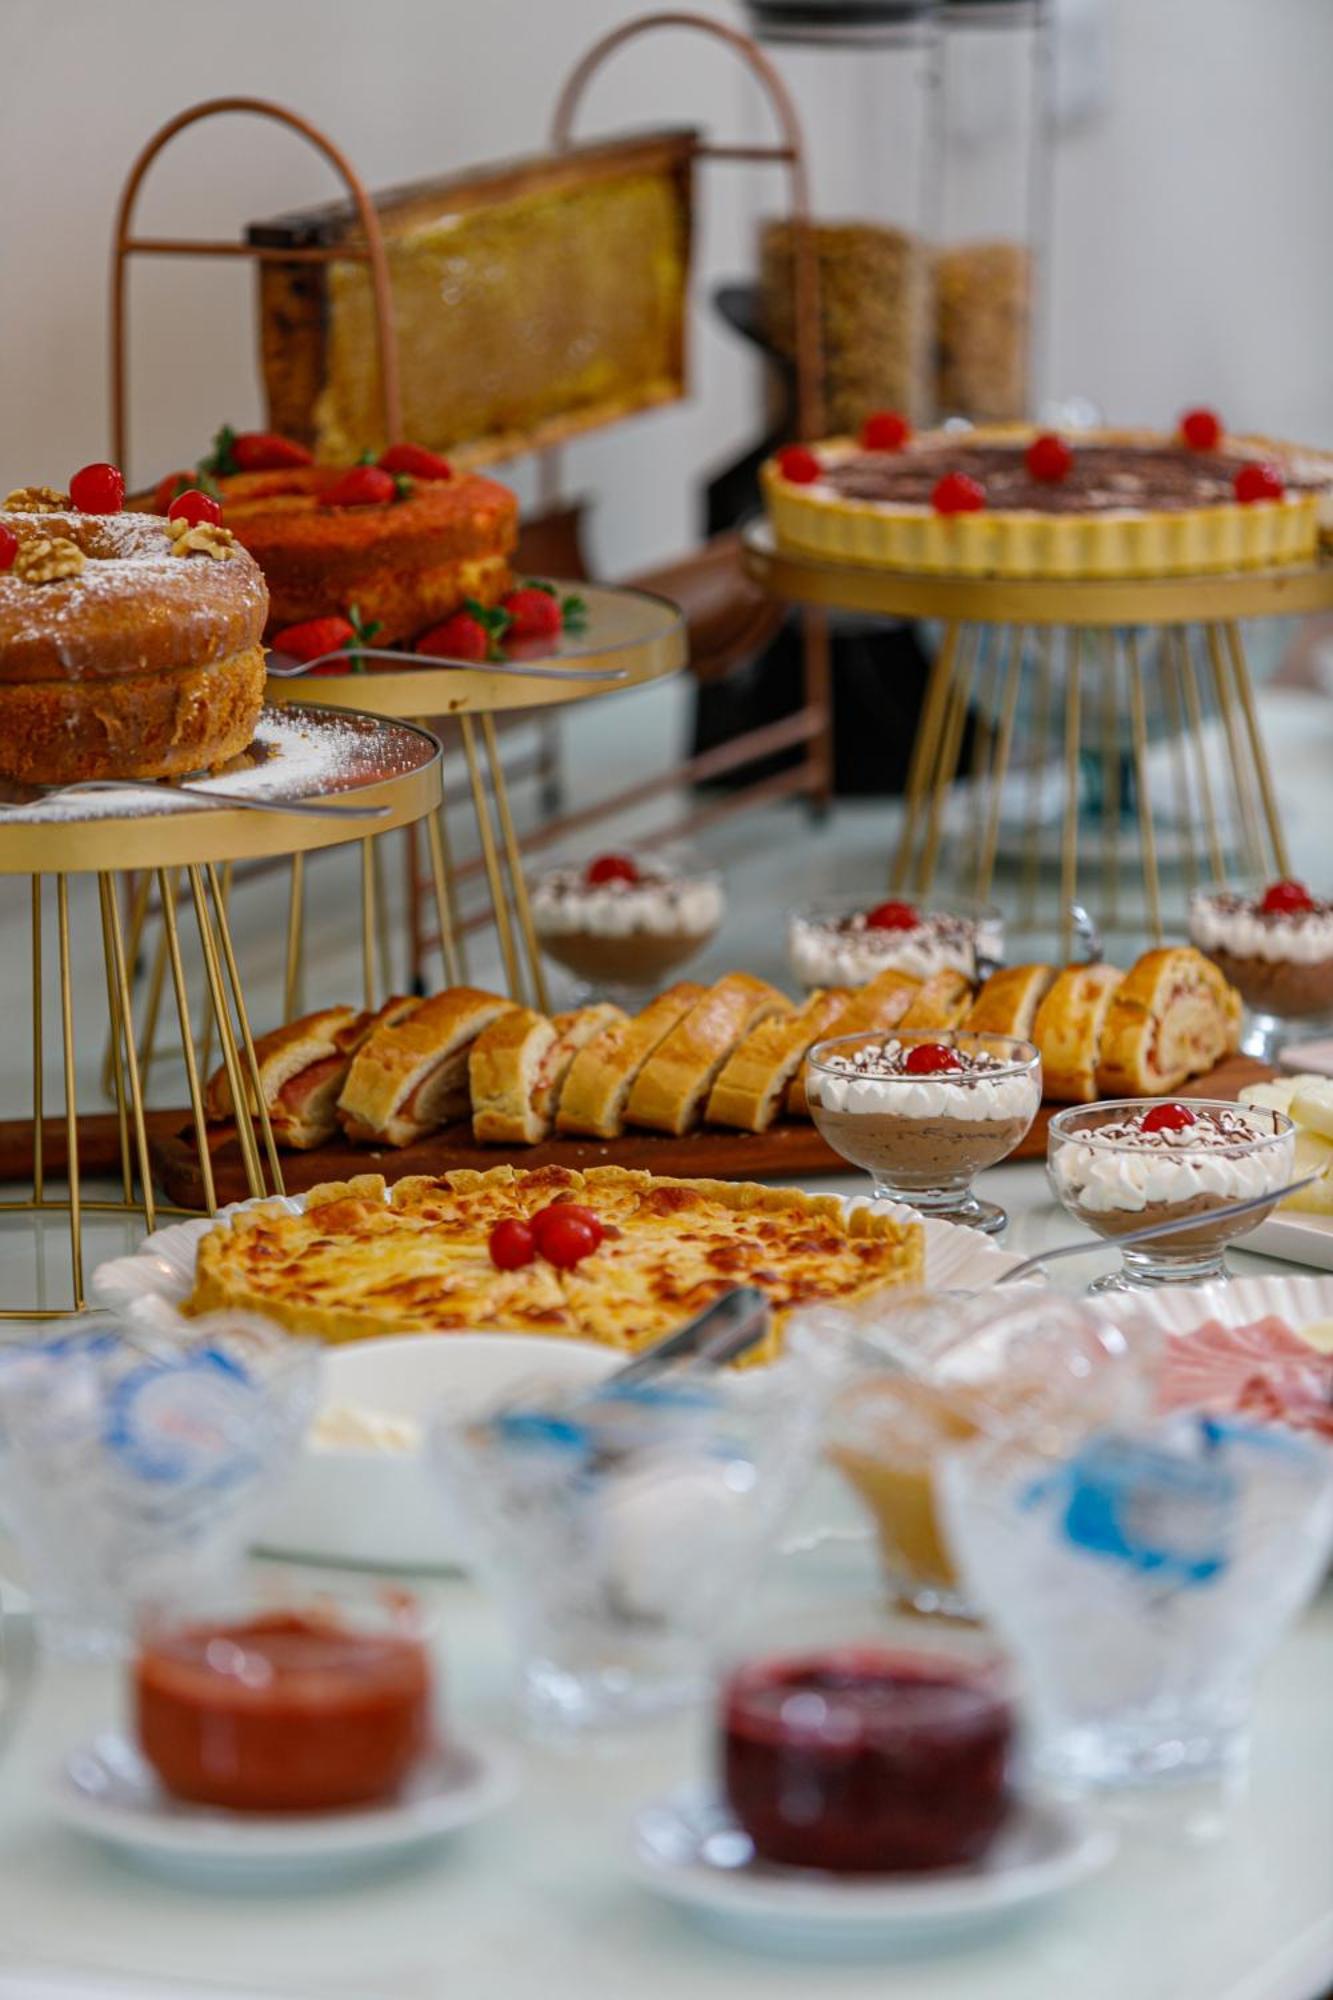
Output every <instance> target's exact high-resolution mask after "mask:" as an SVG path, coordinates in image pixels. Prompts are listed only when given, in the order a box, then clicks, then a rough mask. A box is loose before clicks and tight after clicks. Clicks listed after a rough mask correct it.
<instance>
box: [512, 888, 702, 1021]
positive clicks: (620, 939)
mask: <svg viewBox="0 0 1333 2000" xmlns="http://www.w3.org/2000/svg"><path fill="white" fill-rule="evenodd" d="M615 858H616V861H617V862H628V863H629V864H630V866H631V867H632V868H633V869H634V871H635V872H634V878H633V879H632V880H626V879H618V878H613V879H610V880H590V879H589V871H588V870H587V869H586V868H579V867H561V868H552V869H548V870H547V871H546V872H545V873H544V874H542V875H539V876H537V877H536V878H535V879H534V881H533V882H532V884H531V889H530V899H531V913H532V924H533V930H534V933H535V935H536V938H537V941H538V943H539V944H540V946H541V948H542V950H543V951H544V952H545V954H546V956H547V957H548V958H550V959H553V960H554V961H555V963H556V964H557V965H561V966H563V967H564V968H565V970H566V971H567V972H571V973H573V975H574V977H575V978H576V979H578V980H580V981H581V982H582V983H583V997H584V998H586V999H592V998H594V997H596V998H603V999H612V1000H623V1001H626V1002H628V1003H630V1004H633V1003H635V1002H636V1001H637V1000H638V999H640V998H641V997H642V996H643V995H644V994H645V993H655V992H657V991H658V990H659V989H660V988H661V987H663V986H665V985H666V984H667V983H668V981H669V980H671V979H672V978H674V977H675V975H676V974H677V973H678V972H679V971H680V970H681V969H682V967H684V966H685V965H687V964H688V963H689V961H690V960H691V959H692V958H695V957H696V956H697V955H698V954H699V952H701V951H703V950H704V948H705V947H706V946H707V945H709V944H711V942H712V940H713V939H714V937H715V936H716V935H717V931H718V927H719V925H720V924H721V921H722V917H723V913H724V911H725V908H726V899H725V896H724V893H723V888H722V880H721V877H720V876H719V875H718V874H717V873H716V871H714V870H713V869H709V868H704V867H701V866H698V865H696V864H694V863H693V861H692V860H689V861H686V860H682V862H681V864H680V865H679V866H673V865H672V864H671V862H670V861H669V860H664V859H663V858H662V857H660V856H656V855H651V854H645V853H642V852H640V851H637V850H628V851H622V852H621V853H619V854H618V855H617V856H616V857H615Z"/></svg>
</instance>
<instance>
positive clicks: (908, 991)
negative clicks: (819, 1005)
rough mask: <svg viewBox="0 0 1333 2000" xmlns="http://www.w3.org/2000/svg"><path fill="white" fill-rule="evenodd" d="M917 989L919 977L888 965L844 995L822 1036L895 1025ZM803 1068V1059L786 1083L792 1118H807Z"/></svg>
mask: <svg viewBox="0 0 1333 2000" xmlns="http://www.w3.org/2000/svg"><path fill="white" fill-rule="evenodd" d="M920 991H921V981H920V980H919V979H915V978H913V976H912V974H911V973H910V972H899V971H898V970H897V969H896V968H895V967H893V966H889V967H888V968H887V969H886V970H885V971H884V972H880V973H877V974H876V976H875V978H873V979H872V980H870V981H869V982H868V984H867V985H865V986H859V987H858V988H857V989H856V991H855V992H854V993H850V994H849V995H848V996H847V998H846V1000H844V1002H843V1004H842V1006H841V1007H840V1008H839V1009H838V1011H837V1013H836V1014H835V1015H834V1016H833V1019H832V1020H831V1021H830V1022H829V1023H828V1025H827V1026H826V1027H825V1029H824V1033H823V1035H822V1036H821V1040H823V1041H832V1040H834V1039H835V1037H837V1036H838V1035H860V1034H868V1033H869V1032H870V1031H871V1030H872V1029H873V1028H896V1027H897V1026H898V1025H899V1023H900V1022H901V1020H902V1018H903V1015H904V1014H905V1013H906V1012H907V1010H908V1008H909V1007H910V1006H911V1004H912V1002H913V1001H914V1000H915V998H916V996H917V994H918V993H919V992H920ZM806 1068H807V1065H806V1064H805V1063H804V1062H803V1063H802V1064H801V1066H800V1068H799V1069H798V1070H797V1072H796V1074H795V1076H794V1077H793V1078H792V1080H791V1082H790V1083H789V1084H788V1086H787V1112H788V1115H789V1116H790V1117H792V1118H808V1117H809V1115H810V1107H809V1105H808V1104H807V1102H806V1096H805V1078H806Z"/></svg>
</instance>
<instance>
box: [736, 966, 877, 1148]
mask: <svg viewBox="0 0 1333 2000" xmlns="http://www.w3.org/2000/svg"><path fill="white" fill-rule="evenodd" d="M846 999H847V993H846V990H845V989H844V988H842V987H836V986H835V987H831V988H830V989H829V990H828V991H827V992H814V993H812V994H811V995H810V997H809V999H808V1000H807V1001H806V1003H805V1005H804V1006H803V1007H801V1008H798V1009H797V1011H796V1012H795V1013H793V1014H771V1015H770V1016H769V1018H768V1019H767V1020H766V1021H761V1022H760V1024H759V1026H758V1027H757V1028H752V1029H751V1030H750V1032H749V1034H748V1035H746V1037H745V1038H744V1040H743V1041H741V1042H740V1043H738V1044H737V1046H736V1048H735V1049H733V1051H732V1053H731V1054H730V1055H729V1056H728V1058H727V1060H726V1062H725V1064H724V1065H723V1068H722V1072H721V1074H720V1075H719V1077H718V1079H717V1082H716V1083H715V1084H714V1085H713V1088H712V1090H711V1091H710V1092H709V1094H708V1105H707V1109H706V1111H705V1114H704V1115H705V1117H706V1118H707V1120H708V1122H709V1124H710V1125H731V1126H733V1127H735V1128H736V1129H737V1130H738V1131H741V1132H765V1131H767V1130H768V1127H769V1126H770V1125H771V1124H772V1123H773V1121H774V1119H775V1118H776V1117H777V1115H778V1112H779V1111H780V1109H781V1108H782V1100H783V1096H784V1094H785V1092H786V1089H787V1085H788V1084H789V1083H790V1082H791V1080H792V1078H793V1077H794V1076H795V1074H796V1072H797V1070H798V1069H799V1068H800V1066H801V1064H802V1063H803V1062H804V1060H805V1058H806V1056H807V1055H808V1054H809V1052H810V1050H811V1049H812V1048H813V1046H814V1044H815V1043H816V1042H817V1041H820V1040H821V1039H822V1038H823V1036H824V1035H825V1034H826V1033H827V1031H828V1026H829V1023H830V1022H831V1021H833V1020H835V1019H836V1018H837V1016H838V1014H839V1013H840V1012H841V1010H842V1007H843V1005H844V1003H845V1001H846Z"/></svg>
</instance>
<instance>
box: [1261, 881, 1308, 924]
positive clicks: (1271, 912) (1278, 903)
mask: <svg viewBox="0 0 1333 2000" xmlns="http://www.w3.org/2000/svg"><path fill="white" fill-rule="evenodd" d="M1314 907H1315V900H1314V897H1313V896H1312V895H1311V894H1310V891H1309V890H1308V889H1307V888H1306V886H1305V884H1304V882H1273V883H1271V884H1270V885H1269V887H1268V888H1267V889H1265V890H1264V893H1263V895H1262V897H1261V898H1260V901H1259V908H1260V909H1261V910H1262V911H1263V913H1264V915H1265V916H1268V917H1285V916H1298V915H1300V914H1301V913H1303V912H1304V911H1306V910H1312V909H1313V908H1314Z"/></svg>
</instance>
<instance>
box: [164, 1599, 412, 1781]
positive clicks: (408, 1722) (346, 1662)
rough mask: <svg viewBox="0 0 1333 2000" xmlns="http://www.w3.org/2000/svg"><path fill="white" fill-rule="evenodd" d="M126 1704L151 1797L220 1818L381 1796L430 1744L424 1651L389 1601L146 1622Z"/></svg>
mask: <svg viewBox="0 0 1333 2000" xmlns="http://www.w3.org/2000/svg"><path fill="white" fill-rule="evenodd" d="M131 1705H132V1709H133V1715H134V1728H135V1736H136V1740H137V1742H138V1745H139V1749H140V1751H141V1753H142V1755H143V1757H144V1759H145V1761H146V1762H147V1763H148V1764H149V1765H151V1766H152V1769H153V1771H154V1772H155V1773H156V1775H157V1778H158V1780H159V1782H160V1783H161V1784H162V1786H163V1787H164V1789H165V1790H167V1791H168V1792H170V1793H171V1794H172V1796H173V1797H175V1798H179V1799H184V1800H187V1801H189V1802H190V1803H192V1804H195V1805H205V1806H217V1807H221V1808H223V1809H224V1810H229V1811H233V1812H250V1813H253V1812H265V1813H267V1812H296V1813H312V1812H334V1811H339V1810H342V1809H345V1808H350V1807H357V1806H368V1805H373V1804H375V1803H377V1802H379V1801H381V1800H387V1799H391V1798H392V1797H393V1796H394V1795H395V1793H397V1792H398V1791H399V1790H400V1788H401V1787H402V1785H403V1784H404V1782H405V1781H406V1780H407V1778H408V1777H409V1776H410V1774H411V1772H412V1770H413V1768H414V1767H415V1766H416V1765H417V1764H418V1763H419V1761H420V1760H421V1758H422V1756H423V1755H424V1754H425V1753H426V1752H427V1751H428V1750H429V1749H430V1748H431V1747H432V1743H433V1740H434V1718H433V1707H434V1691H433V1675H432V1669H431V1661H430V1654H429V1652H428V1650H427V1646H426V1643H425V1638H424V1633H423V1627H422V1621H421V1618H420V1616H419V1614H418V1612H417V1608H416V1606H415V1605H414V1603H413V1601H412V1600H411V1598H410V1597H409V1596H408V1595H407V1594H406V1593H405V1592H403V1591H393V1592H387V1591H386V1592H384V1593H383V1594H382V1595H381V1596H379V1597H372V1596H370V1595H361V1596H351V1595H348V1594H340V1595H338V1596H337V1597H334V1596H331V1595H330V1594H328V1593H326V1592H320V1593H319V1595H318V1596H314V1597H311V1598H310V1599H309V1600H307V1601H296V1600H292V1599H289V1600H284V1601H282V1602H280V1603H274V1602H269V1601H268V1600H267V1599H259V1598H256V1599H252V1600H248V1601H247V1600H244V1599H241V1600H232V1601H230V1602H226V1603H221V1602H215V1603H214V1604H212V1605H211V1606H210V1607H209V1608H208V1609H206V1610H205V1609H203V1608H196V1609H192V1610H186V1609H183V1608H177V1609H174V1610H172V1611H165V1610H158V1611H156V1612H153V1613H151V1614H149V1615H147V1616H145V1618H144V1619H143V1620H142V1621H141V1624H140V1628H139V1650H138V1653H137V1656H136V1658H135V1660H134V1664H133V1667H132V1671H131Z"/></svg>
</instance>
